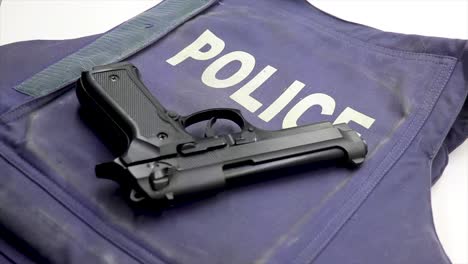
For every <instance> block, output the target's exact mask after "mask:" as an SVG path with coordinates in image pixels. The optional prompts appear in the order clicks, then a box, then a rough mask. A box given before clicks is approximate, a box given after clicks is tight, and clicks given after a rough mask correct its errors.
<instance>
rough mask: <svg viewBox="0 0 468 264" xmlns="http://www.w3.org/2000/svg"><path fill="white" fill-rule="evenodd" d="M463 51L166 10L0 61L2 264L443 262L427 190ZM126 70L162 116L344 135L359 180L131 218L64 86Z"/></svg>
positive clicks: (344, 30) (364, 32)
mask: <svg viewBox="0 0 468 264" xmlns="http://www.w3.org/2000/svg"><path fill="white" fill-rule="evenodd" d="M467 52H468V45H467V42H466V41H462V40H451V39H443V38H432V37H423V36H414V35H403V34H394V33H387V32H382V31H379V30H376V29H373V28H369V27H366V26H362V25H358V24H354V23H348V22H345V21H342V20H340V19H337V18H334V17H332V16H330V15H328V14H325V13H323V12H321V11H320V10H318V9H316V8H314V7H313V6H310V5H309V4H308V3H307V2H306V1H282V0H275V1H272V0H269V1H267V0H256V1H249V0H224V1H214V0H197V1H184V0H166V1H164V2H162V3H161V4H159V5H157V6H155V7H154V8H152V9H150V10H148V11H146V12H144V13H142V14H141V15H139V16H137V17H135V18H133V19H131V20H129V21H127V22H125V23H123V24H121V25H119V26H117V27H116V28H114V29H112V30H110V31H108V32H107V33H105V34H101V35H96V36H90V37H85V38H81V39H76V40H64V41H29V42H22V43H16V44H12V45H6V46H2V47H0V57H1V61H0V168H1V181H0V234H1V237H2V239H0V253H1V254H0V260H4V261H5V262H6V261H11V262H18V263H28V262H42V263H297V264H299V263H411V264H416V263H424V264H428V263H437V264H440V263H449V262H450V261H449V259H448V258H447V256H446V255H445V253H444V251H443V249H442V247H441V245H440V243H439V241H438V238H437V236H436V233H435V230H434V226H433V223H432V215H431V206H430V196H429V192H430V188H431V183H432V182H433V181H434V180H435V179H437V178H438V177H439V176H440V175H441V173H442V171H443V169H444V167H445V165H446V162H447V153H449V152H450V151H452V150H453V149H454V148H456V147H457V146H458V145H459V144H461V143H462V142H463V141H464V140H465V139H466V137H467V134H468V127H467V124H468V107H467V106H466V105H465V107H464V106H463V105H464V103H465V100H466V97H467V92H468V86H467V80H468V62H467V59H468V57H467V55H468V53H467ZM123 60H127V61H130V62H131V63H133V64H134V65H135V66H137V67H138V68H139V70H140V72H141V76H142V79H143V82H144V83H145V84H146V86H147V87H148V88H149V89H150V90H151V92H152V93H153V95H154V96H155V97H157V98H158V100H159V101H160V102H161V103H162V104H163V105H164V106H165V107H167V108H168V109H173V110H176V111H177V112H179V113H181V114H189V113H192V112H195V111H200V110H204V109H208V108H217V107H229V108H237V109H240V110H241V111H242V113H243V115H244V116H245V117H246V118H247V119H248V121H249V122H250V123H252V124H254V125H255V126H257V127H260V128H262V129H267V130H278V129H282V128H288V127H294V126H298V125H304V124H309V123H313V122H318V121H331V122H333V123H348V124H349V126H350V127H352V128H353V129H354V130H356V131H358V132H359V133H360V134H361V135H362V137H363V138H365V140H366V141H367V143H368V147H369V154H368V157H367V160H366V162H365V163H364V164H362V166H361V167H360V168H359V169H357V170H347V169H344V168H323V169H318V170H317V169H314V170H303V171H302V170H301V171H298V172H295V173H294V176H291V177H283V178H280V179H277V180H273V181H268V182H262V183H258V184H254V185H250V186H247V187H244V188H234V189H230V190H227V191H225V192H223V193H222V194H220V195H217V196H216V197H213V198H210V199H202V200H200V201H196V202H193V203H191V204H188V205H183V206H175V207H172V208H168V209H166V210H164V211H153V210H151V209H148V208H140V207H136V206H133V205H132V204H131V203H129V202H128V200H127V199H126V197H123V195H122V194H121V193H120V192H119V189H118V188H117V185H116V184H113V183H111V182H109V181H103V180H98V179H96V178H95V175H94V165H95V164H97V163H100V162H104V161H108V160H110V159H112V158H113V156H112V155H111V154H110V152H109V151H108V149H107V148H106V147H105V145H103V143H102V142H101V141H100V140H99V138H98V137H96V135H95V134H94V133H93V131H92V130H91V129H89V127H87V126H86V125H85V124H84V123H83V122H82V120H81V119H80V116H79V114H78V106H79V104H78V101H77V98H76V96H75V91H74V90H75V81H76V80H77V78H79V75H80V73H81V72H82V71H85V70H89V69H91V68H92V67H93V66H96V65H102V64H108V63H112V62H117V61H123Z"/></svg>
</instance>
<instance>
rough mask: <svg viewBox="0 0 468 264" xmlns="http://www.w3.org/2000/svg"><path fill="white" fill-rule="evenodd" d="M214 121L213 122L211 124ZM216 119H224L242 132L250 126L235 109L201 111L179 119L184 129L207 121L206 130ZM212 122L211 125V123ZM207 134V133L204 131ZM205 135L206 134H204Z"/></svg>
mask: <svg viewBox="0 0 468 264" xmlns="http://www.w3.org/2000/svg"><path fill="white" fill-rule="evenodd" d="M213 119H214V122H212V121H213ZM217 119H226V120H230V121H232V122H234V123H235V124H237V125H238V126H239V127H240V129H241V130H242V131H245V130H247V129H249V128H251V127H252V126H251V125H250V124H249V123H248V122H247V121H246V120H245V119H244V117H243V116H242V114H241V112H240V111H239V110H237V109H232V108H214V109H208V110H203V111H200V112H196V113H193V114H191V115H188V116H184V117H182V118H180V121H179V122H180V123H181V125H182V126H183V127H184V128H187V127H189V126H191V125H193V124H196V123H199V122H202V121H209V123H208V125H207V128H208V127H210V129H209V130H211V126H212V125H213V124H214V123H215V122H216V120H217ZM211 122H212V123H211ZM206 132H207V131H206ZM205 134H206V133H205Z"/></svg>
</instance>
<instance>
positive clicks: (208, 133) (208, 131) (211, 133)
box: [205, 117, 218, 138]
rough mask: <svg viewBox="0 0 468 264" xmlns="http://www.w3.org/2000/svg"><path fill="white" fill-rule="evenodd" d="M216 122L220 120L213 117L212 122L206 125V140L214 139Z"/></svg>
mask: <svg viewBox="0 0 468 264" xmlns="http://www.w3.org/2000/svg"><path fill="white" fill-rule="evenodd" d="M216 120H218V119H217V118H216V117H212V118H211V119H210V121H208V122H207V123H206V128H205V138H209V137H214V136H215V134H214V130H213V125H214V124H215V123H216Z"/></svg>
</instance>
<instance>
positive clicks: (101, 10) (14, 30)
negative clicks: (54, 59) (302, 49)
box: [0, 0, 468, 264]
mask: <svg viewBox="0 0 468 264" xmlns="http://www.w3.org/2000/svg"><path fill="white" fill-rule="evenodd" d="M252 1H254V0H252ZM0 2H1V6H0V45H2V44H7V43H12V42H16V41H22V40H31V39H65V38H76V37H81V36H86V35H90V34H96V33H101V32H104V31H106V30H108V29H110V28H112V27H114V26H116V25H118V24H119V23H121V22H123V21H125V20H127V19H129V18H131V17H133V16H135V15H137V14H139V13H141V12H143V11H144V10H146V9H148V8H150V7H152V6H154V5H156V4H157V3H159V2H160V0H131V1H130V0H117V1H111V0H81V1H80V0H29V1H28V0H3V2H2V1H1V0H0ZM309 2H311V3H312V4H313V5H315V6H316V7H318V8H320V9H322V10H324V11H325V12H328V13H330V14H332V15H334V16H337V17H340V18H342V19H345V20H348V21H353V22H357V23H360V24H365V25H368V26H372V27H376V28H379V29H382V30H385V31H392V32H399V33H407V34H420V35H429V36H438V37H448V38H461V39H468V0H428V1H424V0H406V1H403V0H393V1H390V0H379V1H377V0H374V1H371V0H310V1H309ZM0 59H1V58H0ZM432 205H433V211H434V212H433V213H434V222H435V225H436V230H437V233H438V235H439V238H440V240H441V241H442V244H443V246H444V249H445V250H446V252H447V254H448V255H449V257H450V258H451V260H452V261H453V262H454V263H457V264H458V263H460V264H467V263H468V252H467V251H468V250H467V249H468V141H467V142H465V143H464V144H463V145H462V146H461V147H459V148H458V149H457V150H455V151H454V152H453V153H452V154H451V155H450V162H449V165H448V167H447V168H446V170H445V172H444V175H443V176H442V178H441V179H440V180H439V182H438V183H437V184H436V185H435V186H434V187H433V188H432ZM402 220H403V219H402Z"/></svg>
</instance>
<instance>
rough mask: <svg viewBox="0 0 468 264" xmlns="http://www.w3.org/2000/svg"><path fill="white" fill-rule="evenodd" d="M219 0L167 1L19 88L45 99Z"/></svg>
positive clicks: (122, 25) (137, 49) (156, 37)
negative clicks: (96, 67)
mask: <svg viewBox="0 0 468 264" xmlns="http://www.w3.org/2000/svg"><path fill="white" fill-rule="evenodd" d="M214 2H216V1H215V0H191V1H188V0H166V1H163V2H162V3H160V4H159V5H157V6H155V7H153V8H152V9H150V10H148V11H146V12H144V13H142V14H140V15H138V16H136V17H134V18H132V19H130V20H128V21H127V22H125V23H123V24H121V25H119V26H117V27H116V28H114V29H112V30H111V31H109V32H108V33H106V34H104V35H103V36H101V37H99V38H98V39H96V40H95V41H94V42H93V43H91V44H89V45H87V46H85V47H83V48H82V49H80V50H78V51H77V52H75V53H73V54H71V55H69V56H67V57H65V58H63V59H62V60H60V61H58V62H57V63H55V64H52V65H50V66H49V67H47V68H45V69H44V70H42V71H41V72H39V73H37V74H35V75H34V76H32V77H31V78H29V79H27V80H25V81H24V82H23V83H21V84H20V85H18V86H16V87H15V89H16V90H18V91H20V92H22V93H25V94H28V95H31V96H35V97H37V96H42V95H46V94H49V93H50V92H53V91H55V90H57V89H60V88H62V87H64V86H66V85H68V84H70V83H72V82H73V81H75V80H77V79H78V78H79V76H80V74H81V72H82V71H87V70H90V69H91V68H92V67H94V66H96V65H103V64H108V63H113V62H117V61H120V60H123V59H125V58H128V57H129V56H131V55H133V54H135V53H136V52H138V51H140V50H142V49H143V48H145V47H147V46H148V45H150V44H152V43H154V42H155V41H157V40H158V39H160V38H161V37H163V36H164V35H166V34H167V33H168V32H170V31H171V30H173V29H174V28H176V27H177V26H179V25H181V24H182V23H184V22H185V21H187V20H188V19H190V18H191V17H193V16H195V15H197V14H199V13H200V12H201V11H203V10H205V9H206V8H208V7H209V6H211V4H213V3H214Z"/></svg>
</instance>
